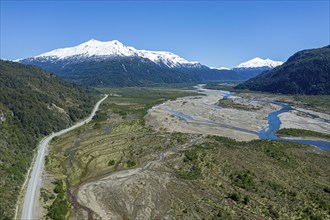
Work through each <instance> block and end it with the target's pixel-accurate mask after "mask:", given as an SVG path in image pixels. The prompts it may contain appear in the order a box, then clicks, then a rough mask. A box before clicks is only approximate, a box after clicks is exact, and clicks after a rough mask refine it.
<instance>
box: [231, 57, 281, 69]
mask: <svg viewBox="0 0 330 220" xmlns="http://www.w3.org/2000/svg"><path fill="white" fill-rule="evenodd" d="M282 64H283V62H282V61H274V60H271V59H265V60H264V59H261V58H259V57H256V58H254V59H252V60H249V61H246V62H244V63H241V64H239V65H238V66H237V67H236V68H258V67H270V68H274V67H277V66H280V65H282Z"/></svg>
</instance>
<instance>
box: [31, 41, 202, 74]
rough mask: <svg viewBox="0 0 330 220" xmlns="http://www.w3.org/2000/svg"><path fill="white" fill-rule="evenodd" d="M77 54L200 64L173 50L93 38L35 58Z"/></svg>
mask: <svg viewBox="0 0 330 220" xmlns="http://www.w3.org/2000/svg"><path fill="white" fill-rule="evenodd" d="M76 56H80V57H84V58H88V57H94V58H95V57H99V58H102V59H104V58H106V57H142V58H146V59H149V60H151V61H152V62H154V63H156V64H165V65H166V66H168V67H170V68H174V67H179V66H181V65H187V66H193V65H198V62H189V61H187V60H185V59H184V58H182V57H180V56H178V55H176V54H174V53H171V52H164V51H148V50H137V49H135V48H134V47H129V46H125V45H124V44H122V43H121V42H119V41H118V40H113V41H107V42H102V41H98V40H94V39H92V40H90V41H87V42H85V43H82V44H79V45H78V46H75V47H68V48H61V49H56V50H53V51H50V52H47V53H43V54H41V55H38V56H35V57H34V58H43V59H60V60H61V59H69V58H72V57H76Z"/></svg>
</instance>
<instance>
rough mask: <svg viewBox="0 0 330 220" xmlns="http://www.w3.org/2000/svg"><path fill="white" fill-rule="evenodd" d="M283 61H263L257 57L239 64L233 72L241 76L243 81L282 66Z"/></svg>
mask: <svg viewBox="0 0 330 220" xmlns="http://www.w3.org/2000/svg"><path fill="white" fill-rule="evenodd" d="M282 64H283V62H281V61H273V60H270V59H265V60H264V59H261V58H259V57H256V58H254V59H252V60H249V61H246V62H244V63H241V64H239V65H238V66H237V67H235V68H233V69H232V70H233V71H235V72H236V73H237V74H238V75H240V76H241V77H242V78H243V79H250V78H252V77H255V76H257V75H259V74H261V73H262V72H264V71H269V70H271V69H273V68H275V67H277V66H280V65H282Z"/></svg>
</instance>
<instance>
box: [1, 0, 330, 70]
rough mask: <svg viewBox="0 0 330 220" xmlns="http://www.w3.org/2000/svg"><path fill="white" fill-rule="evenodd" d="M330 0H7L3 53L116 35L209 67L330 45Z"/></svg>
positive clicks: (26, 53) (19, 54)
mask: <svg viewBox="0 0 330 220" xmlns="http://www.w3.org/2000/svg"><path fill="white" fill-rule="evenodd" d="M329 7H330V6H329V1H122V2H119V1H118V2H117V1H44V2H43V1H3V0H1V21H0V22H1V45H0V46H1V58H3V59H18V58H25V57H30V56H35V55H39V54H41V53H44V52H47V51H50V50H53V49H56V48H62V47H69V46H75V45H78V44H80V43H83V42H85V41H88V40H90V39H97V40H101V41H109V40H114V39H117V40H119V41H121V42H122V43H123V44H125V45H129V46H133V47H135V48H137V49H148V50H164V51H171V52H173V53H176V54H178V55H180V56H182V57H184V58H185V59H187V60H190V61H199V62H201V63H202V64H206V65H208V66H216V67H220V66H226V67H233V66H236V65H238V64H239V63H241V62H243V61H246V60H248V59H252V58H254V57H261V58H270V59H273V60H282V61H285V60H286V59H287V58H288V57H289V56H290V55H292V54H293V53H295V52H296V51H299V50H301V49H307V48H315V47H322V46H325V45H328V44H329V38H330V36H329V32H330V30H329V26H330V24H329V20H330V19H329Z"/></svg>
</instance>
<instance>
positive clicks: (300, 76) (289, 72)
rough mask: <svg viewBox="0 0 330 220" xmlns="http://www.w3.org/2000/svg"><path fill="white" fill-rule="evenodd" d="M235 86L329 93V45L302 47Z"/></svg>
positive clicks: (320, 93)
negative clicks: (280, 61)
mask: <svg viewBox="0 0 330 220" xmlns="http://www.w3.org/2000/svg"><path fill="white" fill-rule="evenodd" d="M236 88H239V89H250V90H255V91H264V92H274V93H283V94H304V95H329V94H330V46H326V47H323V48H318V49H309V50H302V51H299V52H297V53H296V54H294V55H293V56H291V57H290V58H289V59H288V60H287V61H286V62H285V63H284V64H283V65H281V66H279V67H276V68H275V69H273V70H270V71H268V72H265V73H263V74H261V75H259V76H257V77H255V78H252V79H250V80H248V81H246V82H244V83H241V84H239V85H238V86H237V87H236Z"/></svg>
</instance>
